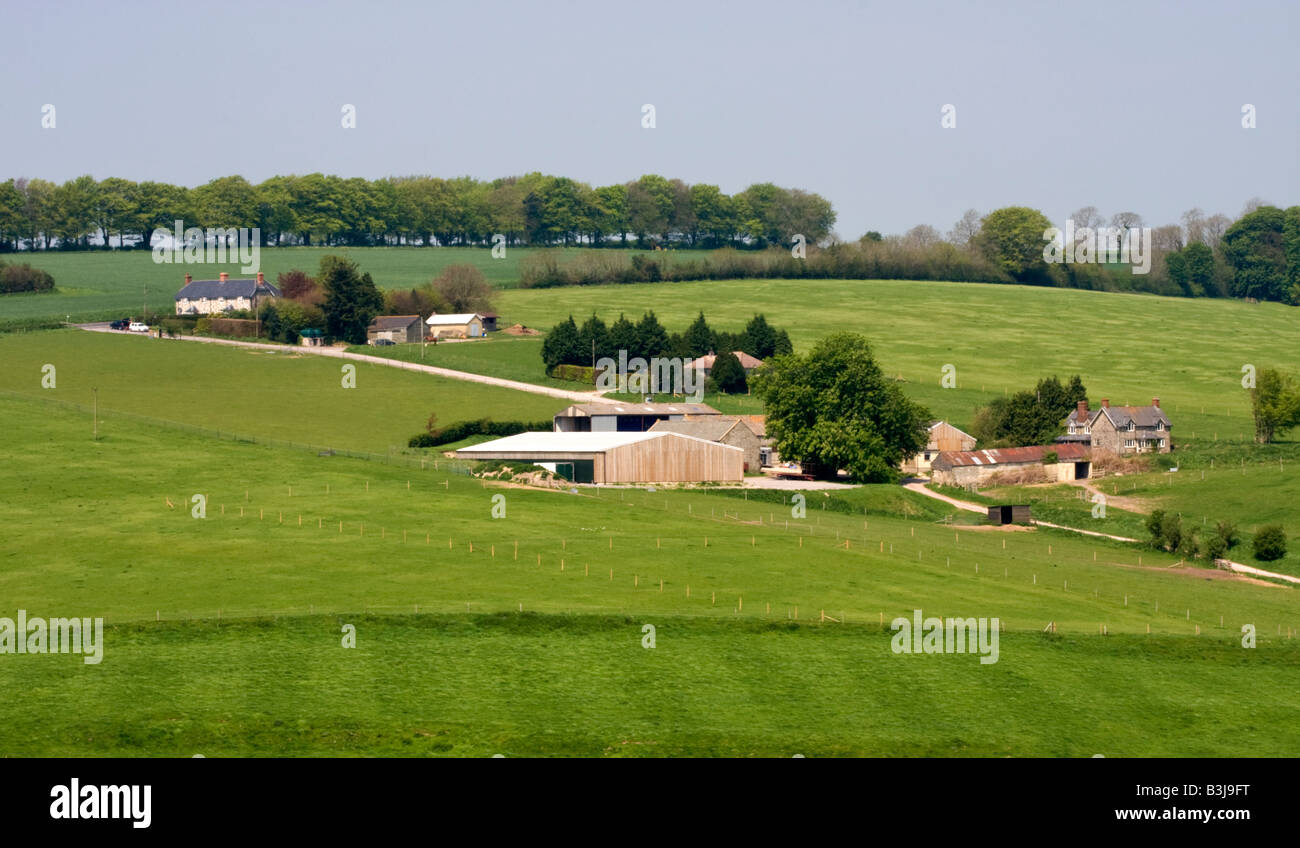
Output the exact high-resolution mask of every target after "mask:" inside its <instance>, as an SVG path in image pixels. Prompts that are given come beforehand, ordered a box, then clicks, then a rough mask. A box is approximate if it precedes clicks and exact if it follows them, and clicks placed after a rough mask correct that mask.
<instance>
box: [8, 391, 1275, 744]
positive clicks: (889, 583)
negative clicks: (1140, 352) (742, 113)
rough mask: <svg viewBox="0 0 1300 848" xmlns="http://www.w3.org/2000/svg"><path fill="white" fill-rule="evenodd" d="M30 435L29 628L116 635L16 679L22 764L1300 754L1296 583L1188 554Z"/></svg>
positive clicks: (899, 520)
mask: <svg viewBox="0 0 1300 848" xmlns="http://www.w3.org/2000/svg"><path fill="white" fill-rule="evenodd" d="M0 414H3V420H4V421H5V422H6V425H7V429H6V435H7V437H8V438H7V439H6V440H5V441H4V443H3V444H2V445H0V462H3V464H4V467H5V468H6V482H5V488H4V496H3V498H2V499H0V508H3V512H4V515H3V518H4V521H5V524H6V526H7V527H20V528H22V532H20V533H10V534H7V535H6V537H5V541H4V542H3V543H2V544H0V597H4V598H5V599H6V610H5V611H4V612H5V614H9V615H12V614H13V610H12V609H9V608H10V607H12V608H14V609H17V608H22V609H26V610H28V611H29V614H31V615H38V614H48V615H56V614H57V615H102V616H104V618H105V619H106V624H107V627H108V630H107V635H106V637H105V638H106V646H105V659H104V662H103V663H101V664H100V665H98V666H93V667H92V666H85V665H83V664H82V663H81V662H80V659H79V658H76V657H70V656H45V657H28V658H25V660H23V661H21V662H14V661H13V660H14V659H15V658H14V657H7V658H6V661H5V662H3V663H0V683H2V684H4V685H5V686H6V687H8V691H22V692H24V693H25V696H24V699H23V701H22V706H21V709H19V707H18V705H17V702H14V701H9V702H7V704H8V706H5V707H3V708H0V715H2V716H3V718H4V722H3V725H0V727H3V730H0V751H4V752H7V753H14V754H32V753H45V754H54V753H70V754H71V753H75V754H87V753H92V754H106V753H117V754H141V755H165V754H174V753H181V754H187V753H194V752H200V753H205V754H206V755H209V756H213V755H221V754H262V755H265V754H313V753H316V754H323V753H336V754H363V753H364V754H438V755H482V754H487V753H506V754H589V755H650V754H666V753H732V754H741V755H754V754H786V755H788V754H789V753H792V752H799V753H804V754H807V755H817V754H873V753H876V754H885V753H896V754H950V755H951V754H956V755H967V754H969V755H981V754H1031V753H1040V754H1061V755H1079V756H1087V755H1091V754H1093V753H1098V752H1104V753H1107V754H1154V753H1178V754H1192V753H1211V754H1226V753H1252V754H1276V753H1283V752H1295V751H1298V750H1300V730H1297V728H1296V726H1295V724H1294V722H1291V721H1290V719H1289V717H1290V716H1291V715H1292V710H1293V706H1292V705H1291V703H1290V694H1289V693H1291V692H1293V691H1294V690H1295V687H1296V685H1297V684H1298V683H1300V663H1298V662H1297V660H1300V643H1297V642H1296V640H1294V639H1293V638H1288V637H1289V636H1290V635H1291V634H1293V633H1294V632H1295V630H1294V629H1295V628H1296V627H1297V626H1300V619H1297V616H1296V607H1295V601H1294V590H1291V589H1287V588H1280V587H1275V586H1262V585H1253V584H1251V583H1248V582H1245V581H1240V580H1227V579H1207V578H1210V577H1213V576H1214V575H1213V574H1212V573H1209V572H1200V573H1197V572H1190V573H1182V572H1179V573H1171V572H1169V571H1168V570H1166V569H1165V568H1164V567H1163V566H1165V565H1168V564H1169V562H1170V561H1171V560H1172V558H1171V557H1167V556H1158V555H1155V554H1152V553H1149V552H1148V553H1146V554H1141V552H1138V551H1135V550H1133V549H1132V548H1130V547H1127V546H1124V545H1120V544H1116V543H1108V542H1102V541H1097V540H1091V539H1083V538H1081V537H1077V536H1073V535H1071V534H1066V533H1061V532H1053V531H1041V530H1040V531H1030V532H1025V531H989V530H976V529H973V528H966V527H961V526H950V525H948V524H945V523H944V520H945V519H947V518H949V517H950V516H949V515H948V513H947V512H946V511H945V508H944V507H943V506H942V505H939V504H937V503H935V502H931V501H928V500H924V499H921V498H920V497H919V496H914V495H911V494H909V493H906V492H901V491H899V490H898V489H897V488H896V487H864V488H862V489H859V490H855V491H854V492H852V493H849V494H848V495H847V496H846V500H845V502H844V503H841V504H837V505H836V506H837V508H836V509H819V508H818V498H820V497H822V496H819V495H812V496H810V498H809V509H808V518H807V519H803V520H795V519H791V518H787V517H785V516H789V515H790V507H789V506H788V505H787V504H782V503H777V502H763V501H760V500H757V499H754V500H747V499H745V498H743V497H740V496H739V495H737V494H734V493H733V494H721V493H708V492H705V491H693V492H666V491H662V490H661V491H658V492H653V493H651V492H647V491H645V490H636V489H633V490H607V491H604V492H601V493H600V494H599V495H596V494H593V492H592V491H591V490H583V491H582V492H581V493H580V494H578V495H572V494H569V493H567V492H546V491H537V490H525V489H518V488H508V487H507V488H502V487H497V486H487V487H485V486H484V485H483V484H482V483H480V482H479V481H477V480H474V479H471V478H467V477H464V476H460V475H454V474H451V475H449V474H446V473H445V472H443V471H433V470H429V471H424V472H420V471H418V470H408V469H404V468H395V467H391V466H388V465H385V464H383V463H378V462H364V461H360V460H354V459H348V458H344V457H318V456H315V455H314V454H313V453H310V452H306V451H295V450H287V449H277V448H268V447H264V446H260V445H249V444H242V443H238V442H229V441H211V440H208V441H202V442H198V441H196V440H195V439H194V438H193V437H192V436H190V435H188V434H186V433H184V432H182V431H178V430H175V429H171V428H164V427H153V426H147V425H141V424H139V423H137V422H132V421H123V420H117V419H114V418H112V417H109V418H108V419H107V420H106V421H105V422H103V423H102V425H101V434H102V439H101V440H100V441H99V442H94V441H92V440H91V439H90V438H89V436H88V426H87V425H88V421H87V420H86V419H87V416H85V415H84V414H82V413H78V412H73V411H68V410H65V409H63V408H61V407H58V406H56V405H53V404H49V403H42V402H40V401H38V400H34V399H33V400H27V399H13V398H5V399H0ZM51 469H57V470H58V473H51ZM408 486H409V488H408ZM291 487H292V488H291ZM193 494H204V495H205V496H206V498H207V502H206V508H207V515H206V518H205V519H203V520H198V519H195V518H193V517H192V516H191V513H190V509H189V505H190V498H191V496H192V495H193ZM494 494H504V495H505V497H506V503H507V514H506V517H505V518H504V519H492V518H490V517H489V516H490V510H491V507H492V500H491V499H492V496H493V495H494ZM756 497H757V496H756ZM767 497H768V498H769V499H777V498H780V497H781V496H780V495H779V494H775V495H767ZM169 499H170V501H171V502H172V506H171V507H169V506H168V505H167V501H168V500H169ZM827 500H828V501H829V500H830V499H827ZM241 509H242V510H243V513H244V514H243V515H242V516H240V515H238V512H239V511H240V510H241ZM859 510H860V511H859ZM908 514H910V515H911V518H905V517H904V515H908ZM299 516H302V518H301V522H302V523H301V524H300V523H299V520H300V519H299ZM340 522H341V523H342V525H341V526H342V529H341V530H340V529H339V528H340ZM787 522H788V524H789V526H788V527H787ZM426 534H427V536H426ZM426 539H427V541H426ZM706 539H707V541H706ZM845 539H847V540H848V541H849V547H847V548H846V547H844V545H843V541H844V540H845ZM516 542H518V544H519V554H518V557H519V558H518V559H515V554H514V544H515V543H516ZM471 543H472V544H473V552H472V553H471V551H470V545H471ZM1004 545H1005V547H1004ZM1049 546H1050V547H1049ZM1139 555H1143V556H1144V557H1145V560H1144V562H1143V564H1142V565H1141V566H1139V565H1138V563H1137V557H1138V556H1139ZM562 564H563V566H564V567H563V569H562V568H561V565H562ZM977 564H978V567H979V570H978V571H976V565H977ZM611 569H612V571H613V574H612V576H611V574H610V571H611ZM661 580H662V581H663V583H662V587H663V588H662V589H661V588H660V586H661V584H660V581H661ZM688 586H689V587H690V593H689V595H688V594H687V587H688ZM917 608H920V609H923V610H924V611H925V613H926V614H927V615H970V616H998V617H999V618H1001V619H1002V621H1003V622H1004V623H1005V626H1006V628H1007V632H1006V633H1005V634H1003V641H1002V644H1001V647H1000V659H999V661H998V663H996V664H993V665H988V666H984V665H981V664H979V663H978V661H977V659H976V658H975V657H972V656H961V655H956V656H910V657H909V656H901V655H895V654H893V653H892V652H891V651H890V649H889V637H890V635H891V634H889V632H888V631H887V629H882V628H881V626H880V621H881V620H883V621H885V622H888V621H889V620H890V619H891V618H893V617H894V616H897V615H909V614H910V612H911V611H912V610H913V609H917ZM417 609H418V612H417ZM822 611H825V613H826V614H827V615H829V616H831V617H832V618H834V619H837V621H835V622H833V623H832V622H829V621H823V620H822V619H821V612H822ZM796 615H797V616H798V618H797V620H796V618H795V616H796ZM1220 616H1223V618H1222V621H1223V623H1222V624H1220V618H1219V617H1220ZM1048 621H1055V622H1056V624H1057V628H1058V634H1057V635H1056V636H1050V635H1043V634H1041V633H1039V631H1040V630H1041V629H1042V628H1043V626H1044V625H1045V624H1046V623H1047V622H1048ZM343 623H352V624H355V625H356V627H357V648H356V649H353V650H349V649H344V648H342V647H340V635H339V633H340V627H341V625H342V624H343ZM646 623H652V624H654V625H655V626H656V627H657V628H658V630H657V646H656V648H655V649H654V650H653V651H650V650H645V649H643V648H642V647H641V641H640V640H641V638H642V629H641V628H642V626H643V624H646ZM1243 623H1253V624H1255V625H1256V626H1257V628H1258V632H1259V637H1260V641H1259V647H1258V648H1256V649H1255V650H1253V651H1252V650H1246V649H1243V648H1241V647H1240V646H1239V644H1238V643H1239V640H1240V633H1239V631H1240V627H1241V625H1242V624H1243ZM1102 625H1105V626H1106V627H1107V629H1108V630H1109V632H1110V634H1111V635H1110V636H1106V637H1102V636H1100V635H1097V634H1098V633H1099V631H1100V628H1101V626H1102ZM1148 627H1150V630H1151V633H1150V635H1149V636H1148V634H1147V632H1146V631H1147V628H1148ZM1197 628H1199V629H1200V633H1199V635H1198V634H1197V632H1196V631H1197ZM1279 633H1280V634H1282V635H1281V636H1280V637H1279V636H1278V634H1279ZM162 680H166V681H167V684H166V685H165V686H161V685H160V684H159V681H162ZM88 705H93V706H88ZM1232 710H1238V711H1241V710H1245V714H1244V716H1243V717H1242V718H1241V719H1240V720H1234V721H1225V720H1224V715H1225V714H1226V713H1228V712H1230V711H1232Z"/></svg>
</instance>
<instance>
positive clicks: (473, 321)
mask: <svg viewBox="0 0 1300 848" xmlns="http://www.w3.org/2000/svg"><path fill="white" fill-rule="evenodd" d="M424 323H426V324H428V325H429V338H433V339H477V338H480V337H481V336H483V335H484V334H485V333H484V330H483V316H482V315H479V314H478V313H477V312H459V313H456V314H454V315H430V316H429V317H428V319H427V320H426V321H425V322H424Z"/></svg>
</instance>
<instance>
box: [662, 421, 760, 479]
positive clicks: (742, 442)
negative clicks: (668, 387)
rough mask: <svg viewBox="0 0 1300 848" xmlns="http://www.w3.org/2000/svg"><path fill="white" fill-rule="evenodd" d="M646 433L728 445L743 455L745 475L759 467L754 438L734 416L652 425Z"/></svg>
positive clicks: (747, 427)
mask: <svg viewBox="0 0 1300 848" xmlns="http://www.w3.org/2000/svg"><path fill="white" fill-rule="evenodd" d="M649 432H651V433H681V434H682V435H683V436H694V437H695V438H697V439H706V440H708V441H710V442H718V443H720V444H724V445H731V446H732V447H737V448H740V449H741V450H743V451H744V452H745V470H746V471H757V470H758V469H760V468H762V467H763V465H762V457H761V456H760V455H759V449H760V447H761V444H760V443H759V439H758V436H757V435H755V433H754V431H753V430H751V429H749V426H748V425H746V424H745V423H744V422H743V421H741V420H740V419H739V418H737V417H735V416H731V415H709V416H705V417H703V418H699V419H697V420H694V421H656V422H655V423H654V424H652V425H651V426H650V430H649Z"/></svg>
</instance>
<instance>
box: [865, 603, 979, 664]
mask: <svg viewBox="0 0 1300 848" xmlns="http://www.w3.org/2000/svg"><path fill="white" fill-rule="evenodd" d="M889 629H890V630H894V631H897V632H896V633H895V635H894V638H893V639H892V640H891V643H890V647H891V648H892V649H893V651H894V653H896V654H979V655H980V665H992V664H993V663H995V662H997V661H998V631H999V630H1000V629H1001V625H1000V623H999V622H998V620H997V619H996V618H991V619H990V618H979V619H975V618H933V617H931V618H927V619H924V620H923V619H922V618H921V611H920V610H919V609H918V610H913V611H912V620H911V621H909V620H907V619H906V618H896V619H894V620H893V621H891V622H890V623H889Z"/></svg>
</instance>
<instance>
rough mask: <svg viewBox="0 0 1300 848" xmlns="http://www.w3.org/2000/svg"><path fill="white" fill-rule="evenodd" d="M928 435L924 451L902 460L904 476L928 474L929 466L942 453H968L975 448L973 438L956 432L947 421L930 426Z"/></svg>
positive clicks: (967, 434)
mask: <svg viewBox="0 0 1300 848" xmlns="http://www.w3.org/2000/svg"><path fill="white" fill-rule="evenodd" d="M929 434H930V435H929V440H928V441H927V442H926V445H925V450H923V451H921V452H920V453H918V454H916V455H915V456H912V457H909V458H908V459H905V460H903V473H904V474H929V473H930V464H931V463H932V462H934V458H935V457H936V456H938V455H939V454H941V453H943V452H944V451H968V450H971V449H973V448H974V447H975V437H974V436H972V435H971V434H970V433H965V432H962V431H961V430H958V429H957V428H956V427H954V426H952V425H951V424H949V423H948V422H947V421H936V422H934V423H933V424H931V425H930V428H929Z"/></svg>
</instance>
